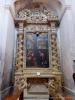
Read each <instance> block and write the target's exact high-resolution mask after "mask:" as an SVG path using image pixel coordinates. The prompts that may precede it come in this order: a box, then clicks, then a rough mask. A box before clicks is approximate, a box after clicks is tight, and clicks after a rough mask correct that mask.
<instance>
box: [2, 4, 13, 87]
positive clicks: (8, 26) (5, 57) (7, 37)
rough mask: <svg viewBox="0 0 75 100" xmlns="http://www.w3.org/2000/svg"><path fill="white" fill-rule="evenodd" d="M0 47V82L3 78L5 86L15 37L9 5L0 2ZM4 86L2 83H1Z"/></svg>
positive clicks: (10, 65) (7, 82) (7, 80)
mask: <svg viewBox="0 0 75 100" xmlns="http://www.w3.org/2000/svg"><path fill="white" fill-rule="evenodd" d="M0 37H1V40H0V41H1V42H0V48H1V51H0V52H1V55H2V56H1V66H0V73H1V75H0V76H1V77H0V82H1V79H3V83H5V86H6V85H7V84H9V78H10V76H9V75H10V71H11V68H12V62H13V50H14V42H15V41H14V39H15V27H14V20H13V17H12V14H11V12H10V9H9V7H7V6H6V5H5V4H2V5H1V4H0ZM2 85H3V86H4V84H2Z"/></svg>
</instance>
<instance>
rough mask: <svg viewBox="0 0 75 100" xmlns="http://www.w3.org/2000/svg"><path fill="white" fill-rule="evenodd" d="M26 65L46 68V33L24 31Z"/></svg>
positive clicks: (47, 52)
mask: <svg viewBox="0 0 75 100" xmlns="http://www.w3.org/2000/svg"><path fill="white" fill-rule="evenodd" d="M26 66H27V67H31V68H48V67H49V51H48V33H39V32H35V33H31V32H27V33H26Z"/></svg>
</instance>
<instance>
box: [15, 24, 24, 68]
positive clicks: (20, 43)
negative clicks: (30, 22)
mask: <svg viewBox="0 0 75 100" xmlns="http://www.w3.org/2000/svg"><path fill="white" fill-rule="evenodd" d="M23 49H24V32H23V23H19V30H18V34H17V52H16V70H22V69H23V62H24V59H23Z"/></svg>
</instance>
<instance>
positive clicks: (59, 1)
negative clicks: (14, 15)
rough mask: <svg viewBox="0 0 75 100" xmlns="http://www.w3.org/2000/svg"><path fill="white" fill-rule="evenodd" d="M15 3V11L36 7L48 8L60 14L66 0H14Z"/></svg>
mask: <svg viewBox="0 0 75 100" xmlns="http://www.w3.org/2000/svg"><path fill="white" fill-rule="evenodd" d="M13 2H14V5H15V11H16V12H18V11H20V10H22V9H23V8H26V9H27V8H28V9H34V8H39V9H43V8H48V9H50V10H52V11H54V12H55V14H56V15H58V16H60V15H61V12H62V9H63V7H64V6H63V4H64V3H63V2H64V0H13Z"/></svg>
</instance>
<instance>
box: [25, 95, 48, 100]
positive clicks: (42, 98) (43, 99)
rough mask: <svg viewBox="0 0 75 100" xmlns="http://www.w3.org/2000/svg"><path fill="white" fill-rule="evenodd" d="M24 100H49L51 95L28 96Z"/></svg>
mask: <svg viewBox="0 0 75 100" xmlns="http://www.w3.org/2000/svg"><path fill="white" fill-rule="evenodd" d="M24 100H49V95H28V96H27V97H24Z"/></svg>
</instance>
